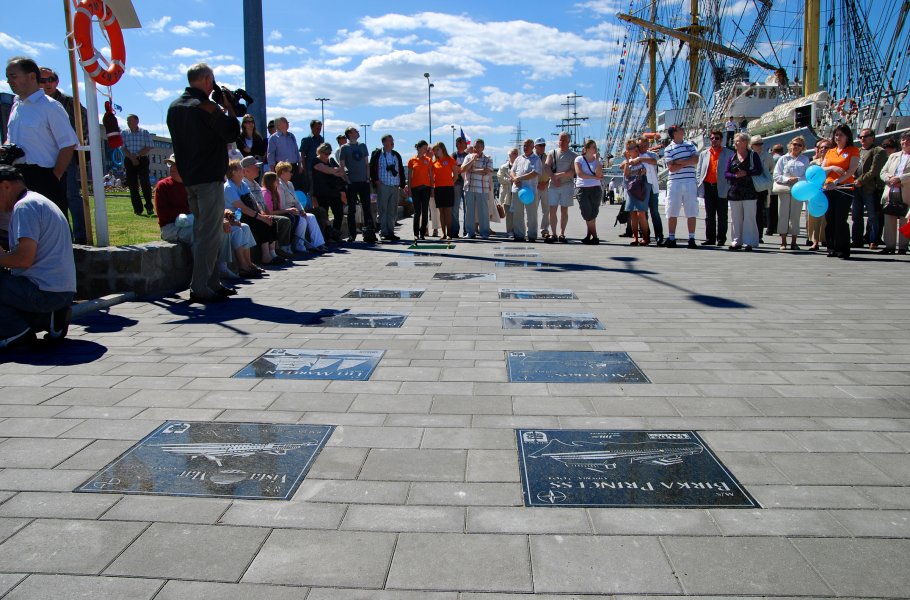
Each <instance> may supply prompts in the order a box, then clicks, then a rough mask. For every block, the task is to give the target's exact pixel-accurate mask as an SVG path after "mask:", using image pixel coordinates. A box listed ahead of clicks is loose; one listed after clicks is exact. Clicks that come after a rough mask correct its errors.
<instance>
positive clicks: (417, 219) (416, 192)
mask: <svg viewBox="0 0 910 600" xmlns="http://www.w3.org/2000/svg"><path fill="white" fill-rule="evenodd" d="M429 148H430V147H429V145H428V144H427V143H426V142H425V141H424V140H420V141H419V142H417V144H415V145H414V149H416V150H417V154H416V155H415V156H412V157H411V160H409V161H408V181H409V182H410V187H411V200H412V201H413V202H414V239H415V240H418V239H420V240H425V239H427V216H428V214H429V209H430V194H431V193H432V192H433V168H432V166H433V161H432V159H431V158H430V156H429V155H428V152H427V151H428V150H429Z"/></svg>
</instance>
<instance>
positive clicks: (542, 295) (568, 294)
mask: <svg viewBox="0 0 910 600" xmlns="http://www.w3.org/2000/svg"><path fill="white" fill-rule="evenodd" d="M499 298H500V299H512V300H578V296H576V295H575V292H573V291H572V290H544V289H535V290H532V289H511V288H502V289H500V290H499Z"/></svg>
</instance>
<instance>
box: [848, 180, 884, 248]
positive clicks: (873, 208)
mask: <svg viewBox="0 0 910 600" xmlns="http://www.w3.org/2000/svg"><path fill="white" fill-rule="evenodd" d="M881 196H882V194H881V190H878V191H877V193H876V190H875V189H874V188H871V187H868V188H867V187H861V188H859V189H857V190H856V191H854V192H853V202H852V204H851V207H850V212H851V214H852V218H853V227H852V230H851V237H852V240H853V245H854V246H862V245H864V244H863V243H864V242H865V240H866V237H865V236H866V229H865V226H864V224H863V210H864V209H865V211H866V214H867V215H868V216H869V227H868V235H869V237H868V240H869V243H870V244H874V243H876V242H877V241H878V236H879V235H880V233H879V232H880V231H881V230H880V229H879V226H878V202H879V198H881Z"/></svg>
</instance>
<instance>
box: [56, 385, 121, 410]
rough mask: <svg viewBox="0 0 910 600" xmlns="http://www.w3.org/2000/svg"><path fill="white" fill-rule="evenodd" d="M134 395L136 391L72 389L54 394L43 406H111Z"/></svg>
mask: <svg viewBox="0 0 910 600" xmlns="http://www.w3.org/2000/svg"><path fill="white" fill-rule="evenodd" d="M45 389H47V388H45ZM135 393H137V392H136V390H122V389H117V390H107V389H85V388H74V389H71V390H65V391H62V392H61V393H59V394H55V395H54V396H53V397H51V398H50V399H48V400H46V401H45V404H52V405H59V406H113V405H115V404H117V403H118V402H121V401H122V400H124V399H125V398H127V397H129V396H132V395H133V394H135Z"/></svg>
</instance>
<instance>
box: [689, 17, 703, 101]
mask: <svg viewBox="0 0 910 600" xmlns="http://www.w3.org/2000/svg"><path fill="white" fill-rule="evenodd" d="M691 11H692V24H691V25H689V26H688V27H686V28H685V31H686V32H687V33H688V34H689V35H691V36H693V37H697V38H701V34H702V33H703V32H704V27H702V26H701V25H699V24H698V0H691ZM699 54H700V52H699V45H698V44H692V45H691V46H690V47H689V91H690V92H695V91H697V90H698V61H699ZM688 101H689V104H690V105H692V104H693V103H694V102H696V101H697V98H695V97H693V96H689V98H688Z"/></svg>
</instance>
